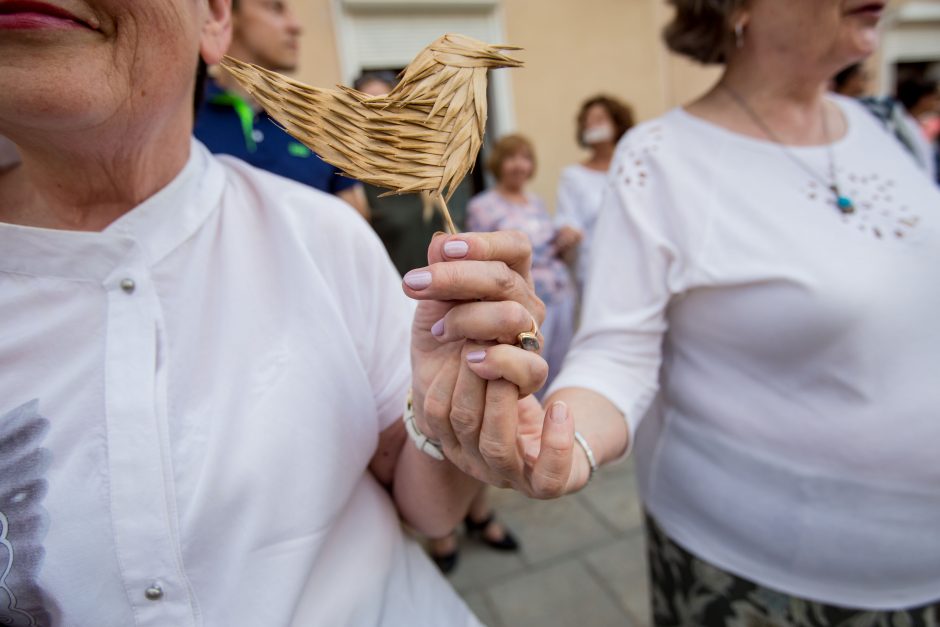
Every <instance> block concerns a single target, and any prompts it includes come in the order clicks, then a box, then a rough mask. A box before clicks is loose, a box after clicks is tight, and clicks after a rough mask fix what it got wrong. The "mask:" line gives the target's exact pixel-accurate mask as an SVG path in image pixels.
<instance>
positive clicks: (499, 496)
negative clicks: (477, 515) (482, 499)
mask: <svg viewBox="0 0 940 627" xmlns="http://www.w3.org/2000/svg"><path fill="white" fill-rule="evenodd" d="M486 494H487V496H488V497H489V500H490V505H491V506H492V507H493V509H494V510H495V511H496V514H497V516H498V515H499V513H500V512H501V511H504V510H507V509H518V508H520V507H525V506H526V503H528V502H529V500H530V499H529V497H527V496H525V495H523V494H520V493H518V492H516V491H515V490H508V489H507V490H501V489H499V488H487V489H486Z"/></svg>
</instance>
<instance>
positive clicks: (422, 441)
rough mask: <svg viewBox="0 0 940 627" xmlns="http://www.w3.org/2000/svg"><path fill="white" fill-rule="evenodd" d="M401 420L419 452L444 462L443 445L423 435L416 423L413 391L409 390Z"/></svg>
mask: <svg viewBox="0 0 940 627" xmlns="http://www.w3.org/2000/svg"><path fill="white" fill-rule="evenodd" d="M401 419H402V420H403V421H404V423H405V431H407V432H408V437H409V438H411V441H412V442H414V445H415V446H416V447H417V448H418V450H419V451H421V452H422V453H424V454H425V455H428V456H430V457H433V458H434V459H436V460H437V461H440V462H442V461H444V449H442V448H441V445H440V444H439V443H437V442H435V441H434V440H432V439H431V438H429V437H428V436H426V435H424V434H423V433H421V430H420V429H418V425H417V424H416V423H415V407H414V403H413V402H412V399H411V390H408V398H406V399H405V411H404V412H403V413H402V415H401Z"/></svg>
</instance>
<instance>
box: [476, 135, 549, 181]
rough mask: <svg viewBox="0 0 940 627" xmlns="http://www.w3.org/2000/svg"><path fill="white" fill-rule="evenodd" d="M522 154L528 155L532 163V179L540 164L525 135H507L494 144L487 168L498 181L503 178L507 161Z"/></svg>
mask: <svg viewBox="0 0 940 627" xmlns="http://www.w3.org/2000/svg"><path fill="white" fill-rule="evenodd" d="M520 152H526V153H528V156H529V159H530V160H531V161H532V174H531V176H530V178H531V177H532V176H535V169H536V167H537V165H538V162H537V161H536V160H535V147H534V146H533V145H532V142H531V141H529V139H528V138H527V137H526V136H525V135H519V134H518V133H515V134H512V135H505V136H503V137H501V138H500V139H499V140H498V141H497V142H496V143H495V144H493V148H492V149H491V150H490V155H489V158H487V160H486V168H487V169H488V170H489V171H490V174H492V175H493V177H494V178H495V179H496V180H497V181H498V180H500V177H501V176H502V171H503V163H505V162H506V159H508V158H509V157H512V156H513V155H517V154H519V153H520Z"/></svg>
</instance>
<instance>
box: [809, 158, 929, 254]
mask: <svg viewBox="0 0 940 627" xmlns="http://www.w3.org/2000/svg"><path fill="white" fill-rule="evenodd" d="M836 173H837V175H838V176H839V178H840V180H842V181H845V183H844V185H845V188H846V191H847V192H848V196H849V198H851V199H852V200H853V201H854V203H855V212H854V213H851V214H843V215H842V216H841V220H842V223H843V224H845V225H847V226H850V227H854V228H855V229H856V230H858V231H859V232H861V233H868V234H870V235H872V236H873V237H875V238H877V239H904V238H905V237H907V236H908V235H909V234H910V233H911V231H913V230H914V229H915V228H916V227H917V225H918V224H919V223H920V217H919V216H917V215H915V214H914V212H912V211H911V209H910V207H908V206H907V205H906V204H904V203H903V202H901V200H900V199H898V198H897V193H896V187H897V184H896V183H895V181H894V180H892V179H889V178H883V177H882V176H881V175H879V174H878V173H872V174H867V175H864V174H857V173H854V172H852V173H848V174H846V173H845V172H843V170H842V168H837V170H836ZM805 191H806V196H807V198H808V199H809V200H810V201H812V202H815V203H818V204H820V205H822V206H824V207H825V208H826V210H828V211H838V208H837V207H836V201H835V198H833V196H832V193H831V192H830V191H829V190H828V189H826V188H825V187H824V186H823V185H821V184H820V183H819V182H817V181H809V183H808V184H807V186H806V188H805Z"/></svg>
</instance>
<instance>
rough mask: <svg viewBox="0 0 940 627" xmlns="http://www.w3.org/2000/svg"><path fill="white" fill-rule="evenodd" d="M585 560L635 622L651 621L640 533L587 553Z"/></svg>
mask: <svg viewBox="0 0 940 627" xmlns="http://www.w3.org/2000/svg"><path fill="white" fill-rule="evenodd" d="M585 561H586V562H587V564H588V568H589V569H590V570H591V572H592V573H593V574H594V575H595V576H596V577H597V578H598V580H599V581H601V582H602V583H603V585H605V586H606V587H607V589H608V591H609V592H610V593H611V594H612V595H613V596H614V598H616V599H617V600H618V601H619V602H620V607H621V608H622V609H624V610H626V611H627V612H628V613H629V614H630V616H631V617H633V619H634V622H635V624H636V625H638V626H643V627H646V626H648V625H650V624H651V621H650V612H649V610H650V608H649V587H648V583H647V572H646V547H645V545H644V540H643V534H642V533H641V532H637V533H633V534H631V535H629V536H627V537H625V538H622V539H620V540H617V541H615V542H612V543H610V544H608V545H605V546H603V547H600V548H597V549H595V550H593V551H591V552H589V553H588V554H587V555H586V556H585Z"/></svg>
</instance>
